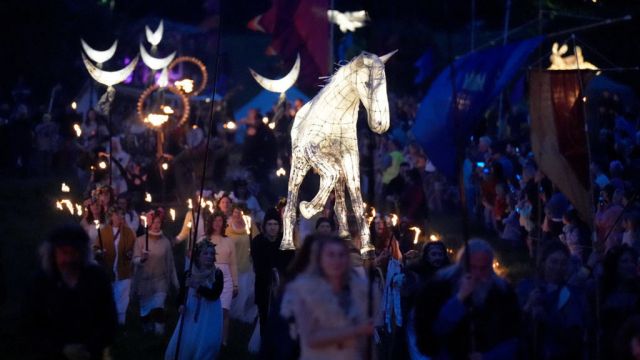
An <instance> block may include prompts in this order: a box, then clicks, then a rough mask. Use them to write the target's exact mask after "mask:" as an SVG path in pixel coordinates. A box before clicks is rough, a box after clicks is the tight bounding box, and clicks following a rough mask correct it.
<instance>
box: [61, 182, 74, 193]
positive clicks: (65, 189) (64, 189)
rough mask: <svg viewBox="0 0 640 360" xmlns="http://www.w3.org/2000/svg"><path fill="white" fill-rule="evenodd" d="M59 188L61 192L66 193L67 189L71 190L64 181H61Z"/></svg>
mask: <svg viewBox="0 0 640 360" xmlns="http://www.w3.org/2000/svg"><path fill="white" fill-rule="evenodd" d="M60 190H62V192H65V193H68V192H69V191H71V189H70V188H69V186H67V184H65V183H62V188H61V189H60Z"/></svg>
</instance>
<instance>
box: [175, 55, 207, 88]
mask: <svg viewBox="0 0 640 360" xmlns="http://www.w3.org/2000/svg"><path fill="white" fill-rule="evenodd" d="M180 63H190V64H193V65H195V66H196V67H197V68H198V69H200V74H201V75H202V80H201V81H200V84H199V85H198V87H196V88H195V89H194V90H193V91H192V92H190V93H188V94H185V95H187V96H189V97H191V96H196V95H198V94H200V93H201V92H202V90H204V88H205V87H206V86H207V81H208V80H209V75H208V74H207V67H206V66H204V63H203V62H202V61H200V60H199V59H197V58H194V57H192V56H180V57H178V58H175V59H174V60H173V61H172V62H171V64H169V66H168V67H167V70H168V71H169V72H171V70H173V68H174V67H175V66H176V65H178V64H180Z"/></svg>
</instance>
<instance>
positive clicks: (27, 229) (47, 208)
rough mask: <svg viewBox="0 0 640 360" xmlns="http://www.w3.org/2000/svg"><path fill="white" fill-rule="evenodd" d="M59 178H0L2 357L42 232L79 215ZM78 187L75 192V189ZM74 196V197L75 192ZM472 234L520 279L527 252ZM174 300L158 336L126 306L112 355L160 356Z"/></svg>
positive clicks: (241, 336)
mask: <svg viewBox="0 0 640 360" xmlns="http://www.w3.org/2000/svg"><path fill="white" fill-rule="evenodd" d="M61 182H62V180H59V179H41V178H38V179H19V178H13V177H7V176H3V177H0V214H3V220H2V221H1V222H0V241H1V243H0V260H1V261H2V263H1V264H0V271H2V273H1V276H0V281H2V284H1V285H2V286H1V287H0V295H1V296H2V298H1V299H0V300H2V303H3V305H2V306H1V307H0V337H1V338H2V341H0V354H2V356H1V357H2V358H3V359H23V358H24V355H23V354H24V352H23V350H24V347H25V346H26V345H27V343H26V339H24V337H23V336H22V335H21V333H22V331H21V327H20V324H21V322H20V314H21V308H20V304H21V302H22V300H23V299H24V296H25V295H24V291H25V288H26V286H27V285H28V284H29V280H30V278H31V277H32V275H33V273H34V271H35V269H36V268H37V266H38V261H37V256H36V254H37V247H38V244H39V243H40V242H41V241H42V239H44V238H45V237H46V235H47V233H48V232H49V231H50V230H51V229H53V228H54V227H55V226H56V225H60V224H63V223H67V222H78V221H79V218H78V217H73V216H71V215H69V213H68V212H62V211H59V210H57V209H56V208H55V201H56V199H58V198H60V196H61V192H60V184H61ZM70 186H71V188H72V193H71V195H70V196H69V197H71V198H73V199H74V200H75V201H76V202H80V198H79V193H80V192H81V191H79V190H80V189H79V188H78V187H77V186H74V184H70ZM74 190H77V191H74ZM74 194H76V196H74ZM178 223H181V222H176V223H170V222H169V223H168V225H167V228H166V229H165V232H166V233H168V234H176V233H177V231H178ZM431 226H432V228H433V230H434V231H436V232H438V233H439V234H443V235H444V237H445V241H446V242H448V245H449V246H450V247H452V248H458V247H459V246H460V245H461V240H460V239H461V222H460V219H459V217H458V216H456V215H455V214H441V215H436V216H434V217H433V219H432V224H431ZM470 232H471V234H472V236H480V237H484V238H487V239H489V240H490V241H491V242H492V243H493V244H494V247H495V248H496V250H497V251H498V259H499V261H500V263H501V265H502V268H503V269H504V270H505V271H506V275H507V276H508V277H509V278H510V279H512V280H513V279H519V278H521V277H522V276H523V275H525V274H526V273H528V272H529V265H528V261H527V258H526V254H525V253H524V252H523V251H522V250H515V249H512V248H510V247H509V246H506V245H505V244H501V243H500V242H499V241H498V240H497V239H495V236H492V234H490V233H487V232H486V231H484V230H483V229H482V228H481V227H479V226H474V225H473V224H472V226H471V229H470ZM183 254H184V250H183V249H182V248H178V249H177V250H176V254H175V255H176V257H175V258H176V262H177V263H178V264H177V267H178V268H181V267H182V259H184V256H183ZM174 301H175V300H174V298H173V297H172V298H171V303H170V304H169V308H170V312H169V320H168V323H167V334H166V335H165V336H164V337H162V338H160V337H155V336H152V335H143V334H142V328H141V326H140V324H139V322H138V317H137V316H136V310H137V308H136V304H132V305H133V306H130V309H129V316H128V320H127V321H128V322H127V325H126V327H125V328H124V329H122V330H121V331H120V333H119V335H118V340H117V342H116V345H115V346H114V348H113V352H112V353H113V355H114V358H115V359H159V358H162V356H163V352H164V348H165V346H166V344H167V342H168V340H169V338H170V336H171V332H172V330H173V328H174V326H175V323H176V321H177V313H176V311H175V302H174ZM251 331H252V326H251V325H248V324H242V323H232V327H231V336H230V339H229V341H230V343H229V349H228V352H227V354H226V356H224V358H226V359H234V360H236V359H237V360H242V359H252V358H253V357H252V356H251V355H250V354H248V353H247V351H246V348H247V343H248V341H249V337H250V336H251Z"/></svg>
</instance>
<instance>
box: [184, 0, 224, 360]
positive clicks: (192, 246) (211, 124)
mask: <svg viewBox="0 0 640 360" xmlns="http://www.w3.org/2000/svg"><path fill="white" fill-rule="evenodd" d="M223 3H224V1H220V7H219V10H218V11H219V14H220V16H219V17H220V22H219V25H218V34H217V40H216V60H215V67H214V73H213V89H212V90H211V102H210V103H209V114H208V116H209V128H208V129H207V141H206V143H205V150H204V163H203V165H202V175H201V178H200V193H199V194H200V196H199V197H200V198H198V199H197V202H198V204H197V210H196V217H195V220H194V225H195V226H194V227H193V228H195V230H193V231H194V235H193V236H191V239H190V244H189V246H188V249H189V251H190V252H191V253H190V256H189V258H190V259H191V261H189V270H188V273H189V274H190V273H191V272H192V270H193V263H194V259H193V252H194V250H195V242H196V237H197V233H198V231H197V229H198V226H199V222H200V213H201V211H202V201H201V198H202V195H203V192H204V182H205V178H206V173H207V162H208V160H209V145H210V143H211V136H212V134H213V130H214V116H213V115H214V103H215V101H214V99H215V94H216V90H217V85H218V68H219V65H220V42H221V35H222V19H223V16H222V15H223V13H222V4H223ZM188 295H189V291H188V290H187V291H185V292H184V299H182V302H183V304H184V310H183V311H182V315H181V316H183V318H182V319H181V321H180V328H179V330H178V340H177V342H176V352H175V356H174V359H175V360H178V359H179V356H180V344H181V340H182V333H183V330H184V314H186V311H187V298H188Z"/></svg>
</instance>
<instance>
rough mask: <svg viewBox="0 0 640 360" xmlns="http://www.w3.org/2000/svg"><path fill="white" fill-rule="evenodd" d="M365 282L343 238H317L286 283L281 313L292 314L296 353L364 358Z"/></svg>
mask: <svg viewBox="0 0 640 360" xmlns="http://www.w3.org/2000/svg"><path fill="white" fill-rule="evenodd" d="M366 309H367V285H366V283H365V282H364V281H363V280H362V278H360V276H358V275H357V274H355V273H354V272H352V271H351V266H350V264H349V249H348V247H347V244H346V243H345V241H344V240H341V239H339V238H335V237H329V238H324V239H321V240H320V241H319V242H317V243H316V244H315V246H314V249H313V252H312V255H311V263H310V264H309V267H308V268H307V271H306V272H305V273H304V274H302V275H299V276H298V277H297V278H296V279H295V280H294V281H293V282H291V283H290V284H289V285H288V286H287V289H286V292H285V295H284V298H283V300H282V309H281V314H282V316H283V317H285V318H289V317H290V316H293V317H294V318H295V324H296V327H297V331H298V334H299V336H300V350H301V356H300V359H302V360H306V359H336V360H338V359H354V360H357V359H364V353H365V340H366V339H367V336H370V335H371V334H372V333H373V322H372V320H371V319H368V316H367V312H366V311H367V310H366Z"/></svg>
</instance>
